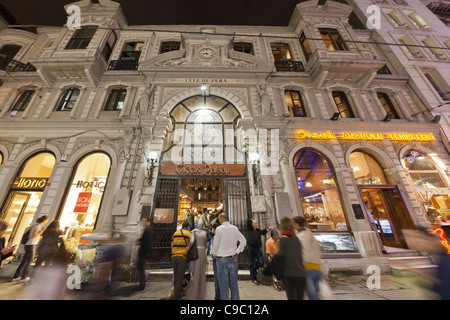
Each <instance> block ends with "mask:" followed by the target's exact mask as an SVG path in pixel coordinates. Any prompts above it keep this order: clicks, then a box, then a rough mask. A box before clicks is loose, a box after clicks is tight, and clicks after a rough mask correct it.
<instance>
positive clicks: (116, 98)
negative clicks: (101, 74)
mask: <svg viewBox="0 0 450 320" xmlns="http://www.w3.org/2000/svg"><path fill="white" fill-rule="evenodd" d="M126 95H127V90H126V89H113V90H111V92H110V94H109V97H108V101H107V102H106V105H105V108H104V110H106V111H117V110H122V108H123V103H124V101H125V97H126Z"/></svg>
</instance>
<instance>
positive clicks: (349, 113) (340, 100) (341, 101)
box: [333, 91, 355, 118]
mask: <svg viewBox="0 0 450 320" xmlns="http://www.w3.org/2000/svg"><path fill="white" fill-rule="evenodd" d="M333 99H334V102H335V103H336V107H337V109H338V111H339V114H340V115H341V117H342V118H354V117H355V114H354V113H353V110H352V108H351V106H350V102H349V101H348V99H347V95H346V94H345V93H344V92H342V91H333Z"/></svg>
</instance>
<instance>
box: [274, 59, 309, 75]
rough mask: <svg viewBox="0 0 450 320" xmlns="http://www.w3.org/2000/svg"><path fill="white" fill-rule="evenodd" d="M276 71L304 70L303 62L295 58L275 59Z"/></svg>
mask: <svg viewBox="0 0 450 320" xmlns="http://www.w3.org/2000/svg"><path fill="white" fill-rule="evenodd" d="M275 67H276V69H277V71H292V72H305V67H304V66H303V62H301V61H295V60H279V61H275Z"/></svg>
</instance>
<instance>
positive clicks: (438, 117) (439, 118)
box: [431, 114, 441, 123]
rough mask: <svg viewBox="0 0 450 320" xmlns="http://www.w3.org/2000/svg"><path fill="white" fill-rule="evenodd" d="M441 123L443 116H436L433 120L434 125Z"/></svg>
mask: <svg viewBox="0 0 450 320" xmlns="http://www.w3.org/2000/svg"><path fill="white" fill-rule="evenodd" d="M439 121H441V116H440V115H439V114H437V115H435V116H434V118H433V120H431V122H433V123H439Z"/></svg>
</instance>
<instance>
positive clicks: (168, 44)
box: [159, 41, 181, 54]
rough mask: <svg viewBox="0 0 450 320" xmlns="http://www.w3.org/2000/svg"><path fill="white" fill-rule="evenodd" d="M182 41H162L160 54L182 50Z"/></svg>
mask: <svg viewBox="0 0 450 320" xmlns="http://www.w3.org/2000/svg"><path fill="white" fill-rule="evenodd" d="M180 48H181V42H179V41H165V42H161V48H160V49H159V54H162V53H166V52H170V51H176V50H180Z"/></svg>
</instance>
